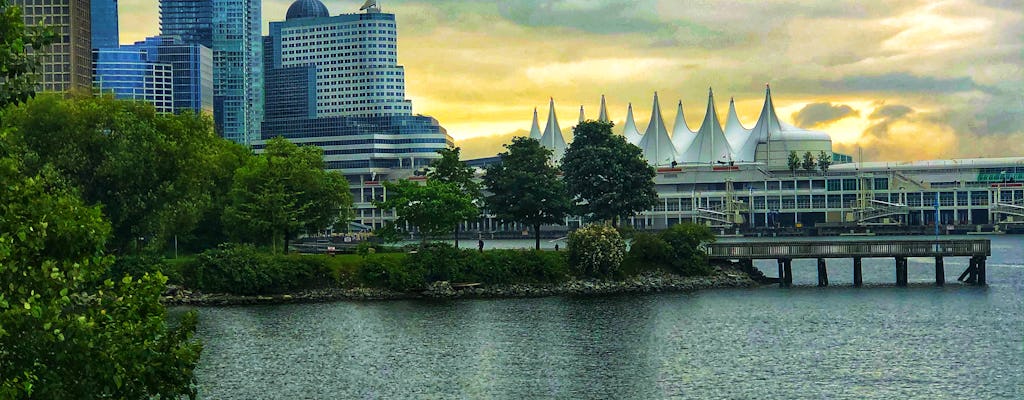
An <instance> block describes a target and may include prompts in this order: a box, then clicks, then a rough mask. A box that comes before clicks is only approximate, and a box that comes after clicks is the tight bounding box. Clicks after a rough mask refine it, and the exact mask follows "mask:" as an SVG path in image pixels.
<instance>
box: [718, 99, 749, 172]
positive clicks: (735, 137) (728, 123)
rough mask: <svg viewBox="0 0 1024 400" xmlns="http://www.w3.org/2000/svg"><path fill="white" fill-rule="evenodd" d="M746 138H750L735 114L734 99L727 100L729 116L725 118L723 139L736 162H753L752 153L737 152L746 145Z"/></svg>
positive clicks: (747, 130)
mask: <svg viewBox="0 0 1024 400" xmlns="http://www.w3.org/2000/svg"><path fill="white" fill-rule="evenodd" d="M748 137H750V129H747V128H744V127H743V123H741V122H740V117H739V115H737V114H736V101H735V99H729V116H727V117H726V118H725V139H726V140H728V141H729V146H731V147H732V148H733V150H734V151H735V152H736V158H737V161H754V154H753V153H750V154H749V155H748V154H744V153H741V152H739V151H738V149H741V148H742V147H743V145H744V144H745V143H746V141H747V138H748Z"/></svg>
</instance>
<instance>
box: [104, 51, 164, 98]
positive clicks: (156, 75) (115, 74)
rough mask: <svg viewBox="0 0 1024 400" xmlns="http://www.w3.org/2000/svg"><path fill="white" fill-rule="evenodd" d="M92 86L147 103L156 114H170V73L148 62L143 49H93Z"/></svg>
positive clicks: (119, 96) (160, 64)
mask: <svg viewBox="0 0 1024 400" xmlns="http://www.w3.org/2000/svg"><path fill="white" fill-rule="evenodd" d="M93 59H94V62H93V69H94V70H95V74H94V81H93V82H94V85H95V87H96V89H98V90H99V91H101V92H104V93H113V94H114V96H116V97H117V98H119V99H133V100H144V101H148V102H150V103H152V104H153V106H154V107H156V111H157V112H162V113H170V112H174V87H173V81H174V79H173V76H174V73H173V70H172V67H171V65H170V64H164V63H159V62H152V61H150V60H149V55H148V54H147V51H146V50H144V49H137V48H132V47H130V46H126V47H124V48H117V49H96V50H93Z"/></svg>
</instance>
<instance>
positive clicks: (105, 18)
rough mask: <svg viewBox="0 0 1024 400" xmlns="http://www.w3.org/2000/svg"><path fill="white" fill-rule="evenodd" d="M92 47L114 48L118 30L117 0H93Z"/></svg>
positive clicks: (117, 38)
mask: <svg viewBox="0 0 1024 400" xmlns="http://www.w3.org/2000/svg"><path fill="white" fill-rule="evenodd" d="M91 19H92V48H94V49H105V48H114V47H117V45H118V44H119V43H120V38H119V37H118V32H117V0H92V16H91Z"/></svg>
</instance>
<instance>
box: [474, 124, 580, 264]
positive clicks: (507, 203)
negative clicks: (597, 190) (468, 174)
mask: <svg viewBox="0 0 1024 400" xmlns="http://www.w3.org/2000/svg"><path fill="white" fill-rule="evenodd" d="M505 148H506V149H508V151H506V152H504V153H501V154H499V156H500V157H501V162H499V163H495V164H491V165H490V166H488V167H487V172H486V173H485V174H484V178H483V181H484V185H485V186H486V187H487V190H488V191H490V192H491V194H490V195H489V196H487V198H486V199H485V200H486V204H487V208H488V210H490V211H491V212H492V213H494V216H495V217H497V218H498V219H499V220H501V221H504V222H518V223H522V224H524V225H526V226H531V227H533V235H534V246H535V248H536V249H538V250H540V228H541V225H543V224H559V225H561V224H562V222H563V221H564V219H565V215H566V213H567V212H568V211H569V206H570V204H569V196H568V194H567V192H566V189H565V182H563V181H562V179H561V178H559V177H558V170H557V169H556V168H555V167H554V166H552V165H551V164H549V163H548V160H549V159H550V158H551V150H549V149H546V148H544V146H541V144H540V142H539V141H537V139H531V138H526V137H516V138H514V139H512V143H511V144H506V145H505Z"/></svg>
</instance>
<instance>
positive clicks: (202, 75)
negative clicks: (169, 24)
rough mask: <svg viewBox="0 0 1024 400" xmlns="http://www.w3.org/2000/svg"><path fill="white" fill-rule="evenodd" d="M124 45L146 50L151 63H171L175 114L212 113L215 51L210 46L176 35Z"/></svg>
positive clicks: (155, 37)
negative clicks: (191, 112)
mask: <svg viewBox="0 0 1024 400" xmlns="http://www.w3.org/2000/svg"><path fill="white" fill-rule="evenodd" d="M121 47H122V48H126V47H128V48H133V49H139V50H145V52H146V55H147V59H148V60H149V61H150V62H155V63H163V64H168V65H170V66H171V69H172V71H173V72H174V112H175V113H181V112H183V111H186V110H192V111H194V112H196V113H209V114H213V51H211V50H210V48H209V47H206V46H203V45H201V44H186V43H182V41H181V39H179V38H178V37H176V36H154V37H149V38H146V40H143V41H139V42H135V44H133V45H128V46H121Z"/></svg>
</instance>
